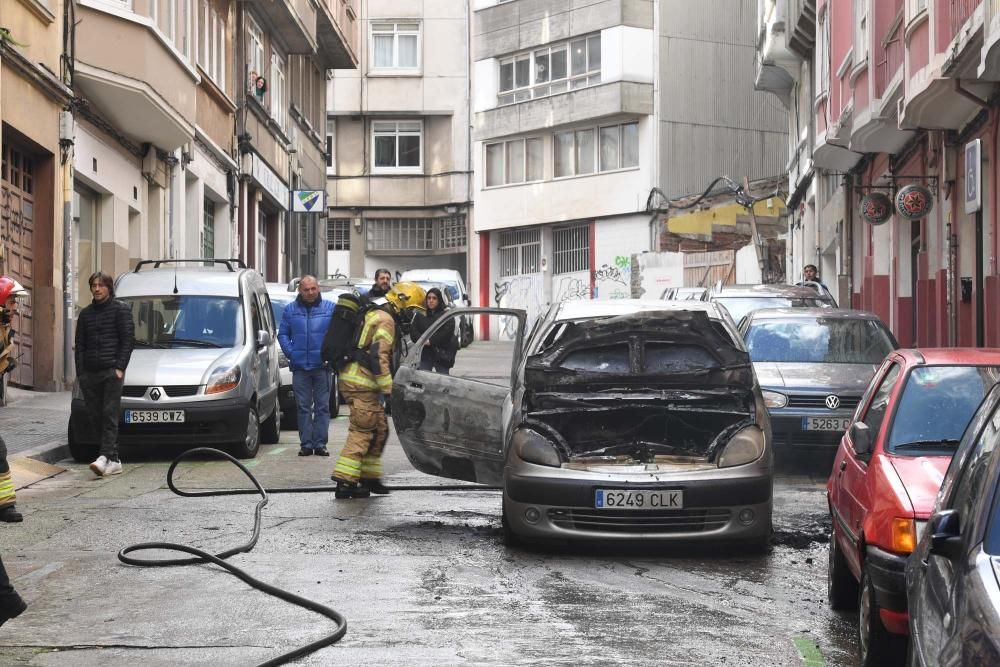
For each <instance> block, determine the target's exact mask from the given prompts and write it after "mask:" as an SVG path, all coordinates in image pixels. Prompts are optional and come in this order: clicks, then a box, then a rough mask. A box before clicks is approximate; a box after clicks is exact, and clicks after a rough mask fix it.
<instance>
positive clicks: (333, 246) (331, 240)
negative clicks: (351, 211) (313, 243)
mask: <svg viewBox="0 0 1000 667" xmlns="http://www.w3.org/2000/svg"><path fill="white" fill-rule="evenodd" d="M326 249H327V250H350V249H351V219H350V218H332V219H330V220H327V221H326Z"/></svg>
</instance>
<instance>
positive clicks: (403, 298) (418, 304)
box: [385, 280, 427, 313]
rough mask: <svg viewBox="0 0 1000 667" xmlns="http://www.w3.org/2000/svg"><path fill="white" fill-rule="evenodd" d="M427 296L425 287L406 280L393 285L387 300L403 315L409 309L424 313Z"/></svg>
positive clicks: (387, 294) (386, 296)
mask: <svg viewBox="0 0 1000 667" xmlns="http://www.w3.org/2000/svg"><path fill="white" fill-rule="evenodd" d="M426 295H427V293H426V292H425V291H424V288H423V287H421V286H420V285H418V284H416V283H411V282H407V281H405V280H404V281H403V282H398V283H396V284H395V285H393V286H392V287H391V288H390V289H389V291H388V292H387V293H386V295H385V298H386V299H387V300H388V301H389V303H391V304H392V307H393V308H395V309H396V312H397V313H402V312H403V311H405V310H408V309H415V310H420V311H423V310H424V297H425V296H426Z"/></svg>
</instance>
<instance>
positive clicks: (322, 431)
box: [278, 275, 333, 456]
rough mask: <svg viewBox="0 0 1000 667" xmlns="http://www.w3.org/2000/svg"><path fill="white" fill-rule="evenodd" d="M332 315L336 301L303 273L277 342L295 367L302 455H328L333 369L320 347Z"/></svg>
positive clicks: (285, 312) (280, 328) (293, 381)
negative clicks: (330, 300) (322, 293)
mask: <svg viewBox="0 0 1000 667" xmlns="http://www.w3.org/2000/svg"><path fill="white" fill-rule="evenodd" d="M332 317H333V304H332V303H331V302H329V301H326V300H324V299H323V298H322V297H320V293H319V282H317V280H316V278H315V277H313V276H308V275H307V276H302V279H301V280H300V281H299V295H298V296H297V297H296V298H295V301H292V302H291V303H290V304H288V305H287V306H285V310H284V312H283V313H282V315H281V324H280V325H279V326H278V344H279V345H280V346H281V351H282V352H284V353H285V357H286V358H287V359H288V366H289V368H291V370H292V392H293V393H294V394H295V408H296V410H298V417H299V456H312V455H313V454H315V455H316V456H329V455H330V453H329V452H328V451H327V449H326V443H327V440H328V439H329V432H330V368H329V367H328V366H327V365H326V363H325V362H324V361H323V357H322V355H321V354H320V350H321V349H322V347H323V336H325V335H326V330H327V328H329V326H330V318H332Z"/></svg>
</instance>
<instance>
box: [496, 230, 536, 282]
mask: <svg viewBox="0 0 1000 667" xmlns="http://www.w3.org/2000/svg"><path fill="white" fill-rule="evenodd" d="M497 255H498V258H499V263H500V277H501V278H506V277H508V276H516V275H518V274H522V273H538V272H539V271H541V268H542V267H541V263H542V232H541V230H540V229H512V230H510V231H506V232H502V233H501V234H500V245H499V246H498V248H497Z"/></svg>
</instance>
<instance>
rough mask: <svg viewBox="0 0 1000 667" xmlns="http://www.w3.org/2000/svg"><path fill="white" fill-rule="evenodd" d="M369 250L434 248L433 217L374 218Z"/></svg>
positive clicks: (370, 220)
mask: <svg viewBox="0 0 1000 667" xmlns="http://www.w3.org/2000/svg"><path fill="white" fill-rule="evenodd" d="M367 230H368V243H367V246H368V250H433V249H434V220H433V218H372V219H369V220H368V224H367Z"/></svg>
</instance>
